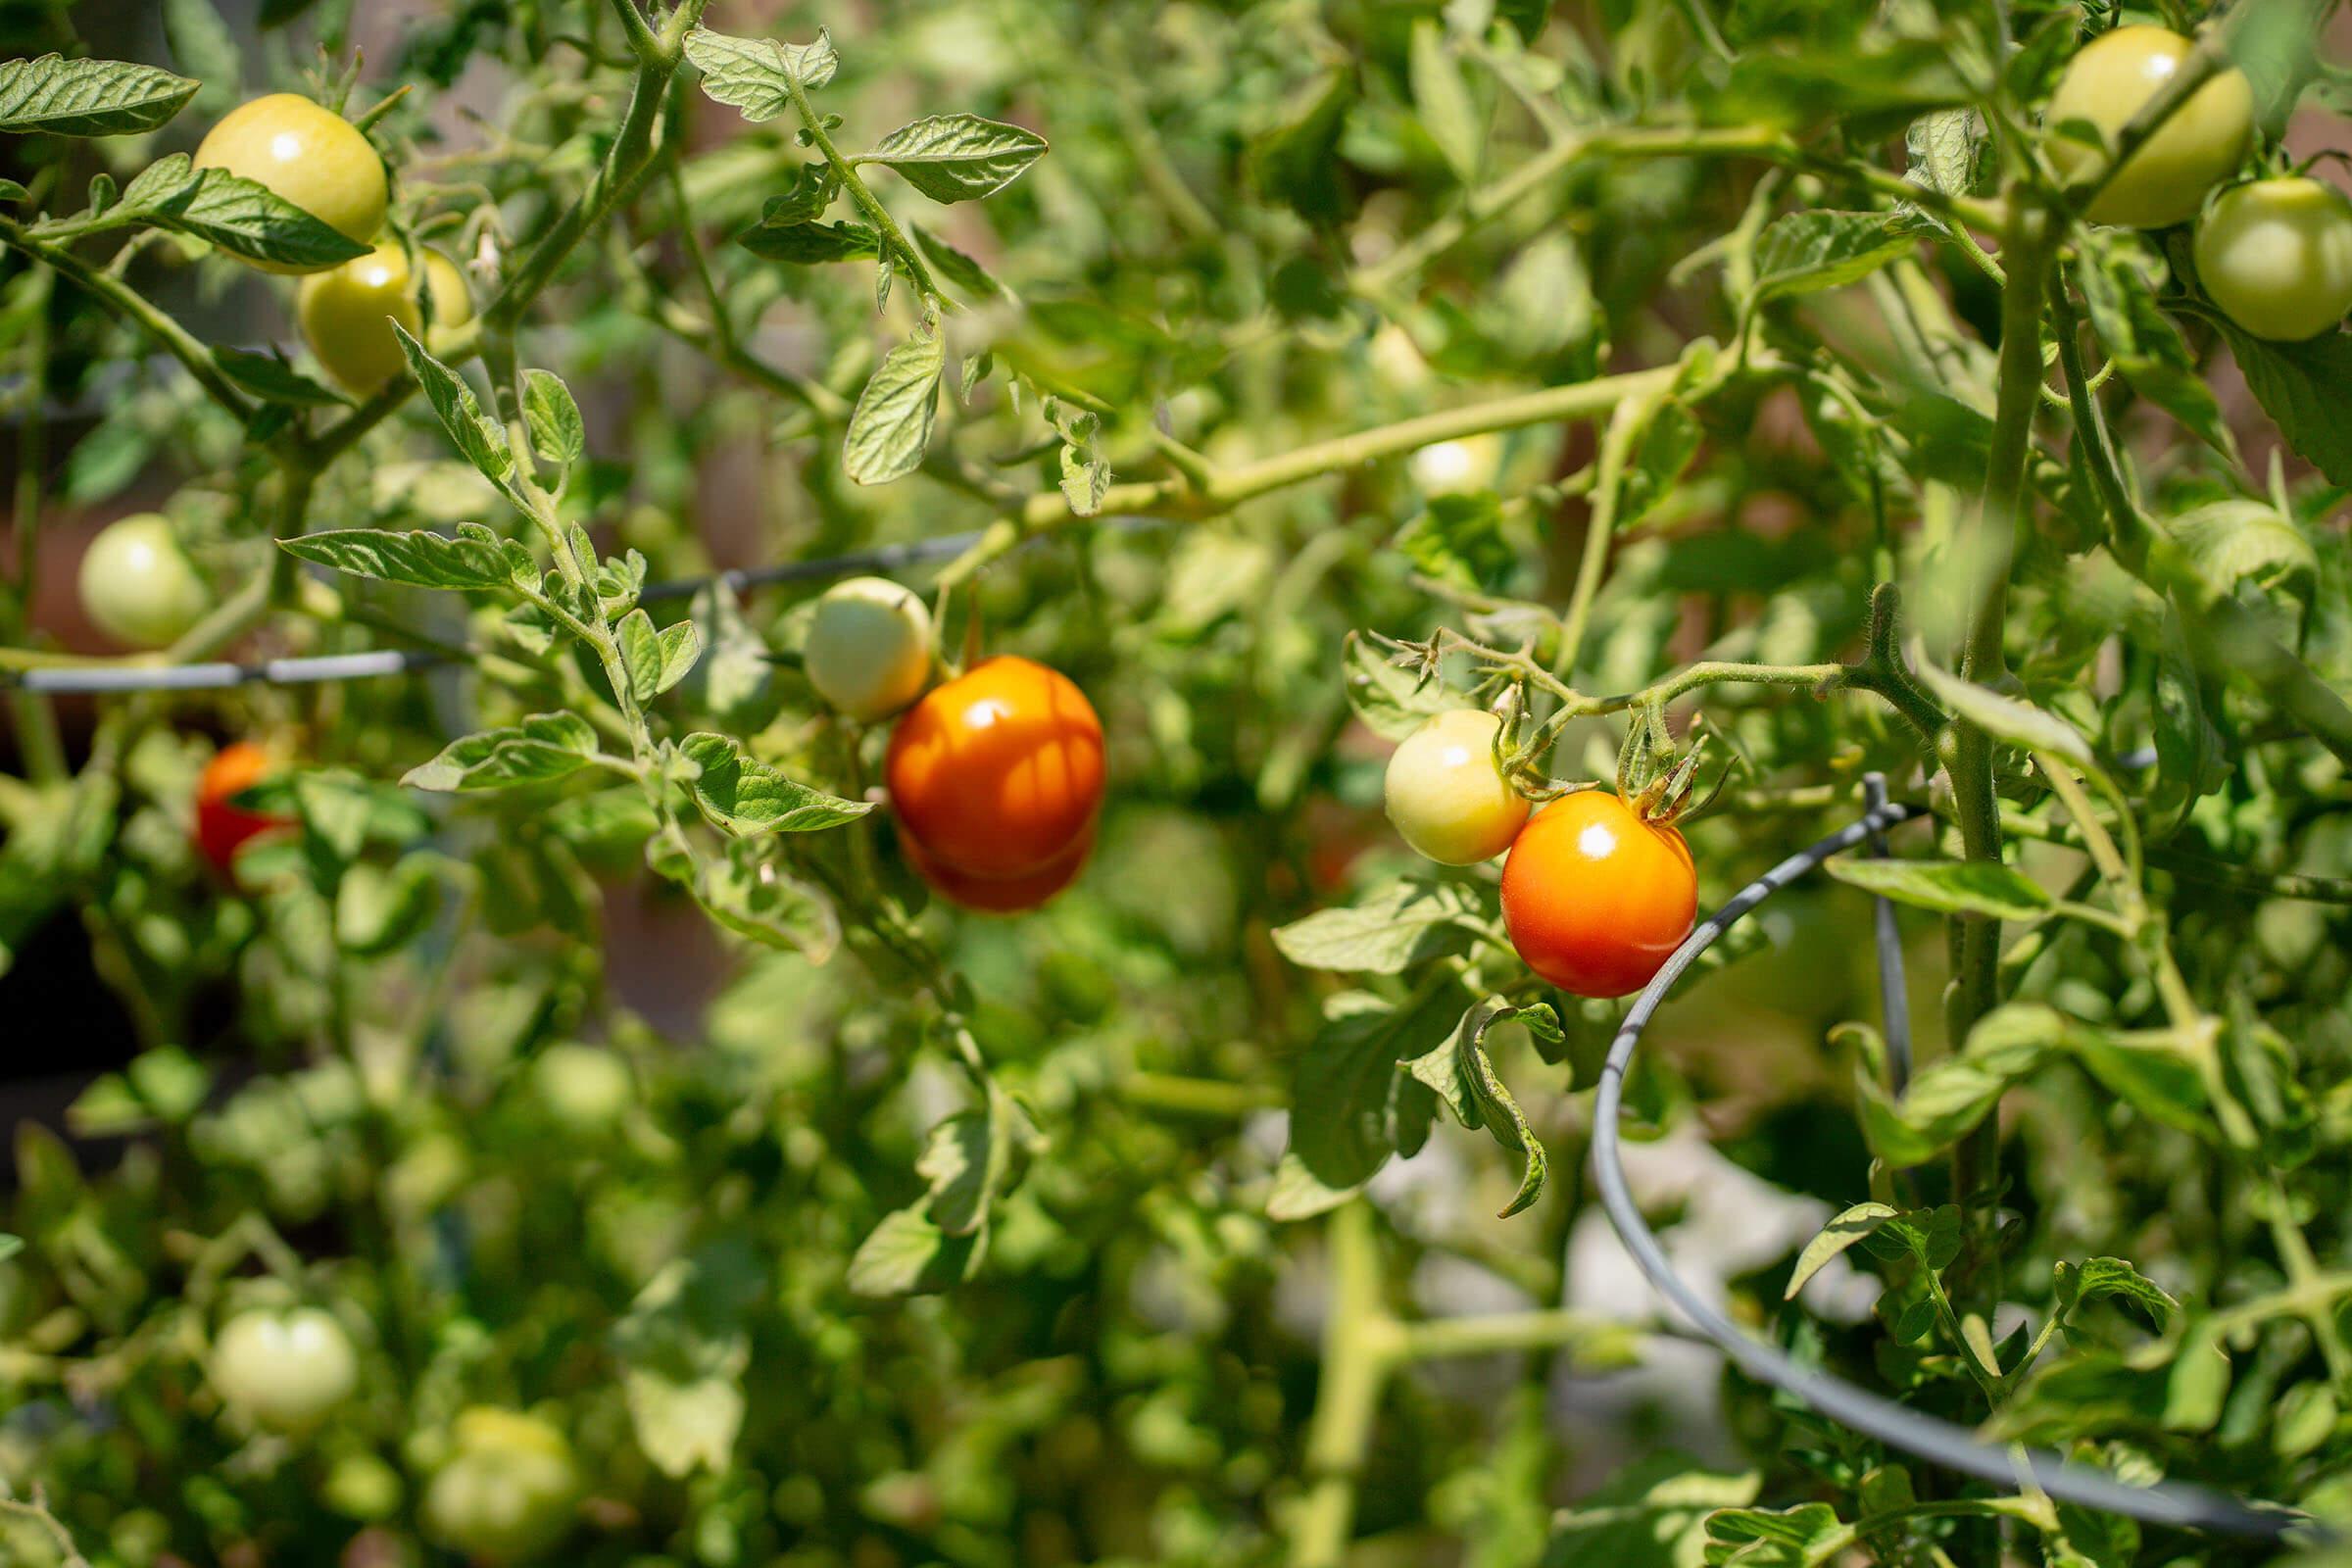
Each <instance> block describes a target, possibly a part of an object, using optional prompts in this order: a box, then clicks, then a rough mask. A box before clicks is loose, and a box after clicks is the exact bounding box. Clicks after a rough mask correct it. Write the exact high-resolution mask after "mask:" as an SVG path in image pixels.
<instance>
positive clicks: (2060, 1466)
mask: <svg viewBox="0 0 2352 1568" xmlns="http://www.w3.org/2000/svg"><path fill="white" fill-rule="evenodd" d="M1865 791H1866V809H1865V811H1864V813H1863V815H1862V816H1861V817H1860V818H1859V819H1858V820H1856V821H1855V822H1853V823H1852V824H1850V825H1849V826H1846V827H1843V828H1840V829H1839V830H1838V831H1837V832H1835V833H1833V834H1831V835H1830V836H1829V837H1827V838H1825V839H1823V840H1822V841H1821V842H1820V843H1818V844H1815V845H1813V846H1812V847H1811V848H1809V849H1806V850H1803V851H1800V852H1799V853H1797V854H1795V855H1792V856H1790V857H1789V858H1788V859H1786V860H1783V861H1782V862H1781V863H1780V864H1778V865H1776V866H1774V867H1773V868H1772V869H1771V870H1769V871H1767V872H1765V873H1764V874H1763V875H1762V876H1760V877H1758V878H1756V880H1755V881H1753V882H1751V883H1749V884H1748V885H1747V886H1746V887H1744V888H1741V889H1740V891H1739V892H1738V893H1737V894H1734V895H1733V896H1732V897H1731V898H1730V899H1728V900H1726V901H1725V902H1724V905H1723V907H1721V908H1719V909H1717V910H1716V911H1715V912H1714V913H1713V914H1711V915H1709V916H1708V917H1707V918H1706V919H1704V920H1702V921H1700V922H1699V924H1698V925H1697V926H1696V927H1695V928H1693V929H1692V931H1691V935H1690V936H1689V937H1688V938H1687V939H1685V941H1684V943H1683V945H1682V946H1681V947H1680V948H1678V949H1676V950H1675V952H1674V955H1673V956H1671V957H1669V958H1668V959H1667V960H1666V963H1665V966H1664V967H1663V968H1661V969H1660V970H1659V971H1658V973H1657V976H1656V978H1654V979H1652V980H1651V981H1650V983H1649V984H1648V985H1647V986H1646V987H1644V988H1643V989H1642V993H1641V995H1640V996H1638V997H1636V998H1635V999H1634V1003H1633V1005H1632V1006H1631V1007H1630V1008H1628V1009H1627V1011H1626V1015H1625V1021H1624V1023H1623V1024H1621V1025H1620V1026H1619V1028H1618V1031H1617V1036H1616V1038H1615V1039H1614V1040H1613V1041H1612V1042H1611V1043H1610V1046H1609V1054H1608V1057H1607V1060H1606V1061H1605V1062H1604V1063H1603V1065H1602V1067H1601V1071H1600V1093H1599V1098H1598V1101H1597V1103H1596V1105H1595V1108H1594V1112H1593V1176H1594V1178H1595V1180H1596V1181H1597V1183H1598V1186H1599V1190H1600V1203H1601V1208H1602V1210H1603V1211H1604V1212H1605V1213H1606V1214H1607V1215H1608V1218H1609V1223H1610V1224H1611V1225H1612V1226H1614V1227H1615V1228H1616V1231H1617V1235H1618V1237H1619V1238H1620V1239H1621V1240H1622V1241H1623V1242H1624V1243H1625V1247H1626V1250H1628V1251H1629V1252H1631V1253H1632V1254H1633V1257H1634V1261H1635V1263H1636V1264H1638V1265H1639V1266H1640V1268H1641V1270H1642V1274H1643V1275H1644V1276H1645V1277H1646V1278H1647V1279H1648V1281H1649V1283H1650V1284H1651V1285H1652V1286H1653V1287H1654V1288H1655V1289H1656V1290H1657V1292H1658V1294H1659V1295H1661V1296H1663V1297H1664V1298H1665V1299H1667V1300H1668V1301H1670V1302H1671V1303H1673V1305H1674V1306H1675V1308H1676V1309H1677V1310H1678V1311H1680V1312H1681V1313H1682V1315H1683V1316H1684V1317H1685V1318H1686V1319H1688V1320H1689V1321H1690V1322H1691V1324H1692V1325H1694V1326H1695V1327H1696V1328H1697V1329H1698V1330H1699V1332H1700V1333H1702V1334H1704V1335H1705V1336H1706V1337H1707V1338H1708V1339H1709V1340H1711V1341H1713V1342H1714V1343H1715V1344H1716V1345H1717V1346H1718V1347H1719V1348H1721V1349H1722V1350H1723V1352H1724V1353H1725V1354H1726V1355H1728V1356H1729V1357H1730V1358H1731V1359H1732V1361H1733V1362H1734V1363H1735V1364H1736V1365H1737V1366H1739V1368H1740V1370H1741V1371H1742V1372H1745V1373H1746V1374H1747V1375H1748V1376H1749V1377H1751V1378H1754V1379H1755V1380H1757V1381H1758V1382H1760V1383H1764V1384H1768V1385H1770V1386H1771V1387H1773V1388H1776V1389H1780V1390H1782V1391H1784V1392H1786V1393H1788V1394H1789V1395H1792V1396H1793V1397H1796V1398H1798V1399H1801V1400H1803V1401H1804V1402H1805V1403H1806V1404H1807V1405H1809V1406H1811V1407H1812V1408H1813V1409H1814V1410H1816V1411H1818V1412H1820V1413H1821V1414H1823V1415H1825V1416H1828V1417H1830V1418H1831V1419H1833V1420H1835V1421H1838V1422H1840V1423H1842V1424H1843V1425H1845V1426H1848V1427H1851V1428H1852V1429H1854V1430H1855V1431H1857V1432H1861V1433H1864V1434H1867V1435H1868V1436H1870V1437H1874V1438H1877V1439H1878V1440H1879V1441H1880V1442H1882V1443H1885V1444H1887V1445H1888V1446H1891V1447H1895V1448H1899V1449H1901V1450H1903V1451H1904V1452H1907V1453H1910V1454H1913V1455H1915V1456H1917V1457H1918V1458H1921V1459H1925V1460H1928V1461H1930V1462H1931V1463H1934V1464H1936V1465H1940V1466H1942V1467H1944V1468H1945V1469H1949V1470H1956V1471H1959V1472H1961V1473H1963V1474H1966V1475H1972V1476H1977V1477H1979V1478H1981V1479H1983V1480H1985V1481H1990V1482H1994V1483H1997V1484H2000V1485H2005V1486H2012V1487H2016V1488H2019V1489H2020V1490H2039V1491H2040V1492H2042V1493H2043V1494H2045V1495H2048V1496H2050V1497H2052V1498H2055V1499H2057V1500H2059V1501H2062V1502H2071V1503H2077V1504H2080V1505H2082V1506H2083V1507H2086V1508H2095V1509H2099V1510H2102V1511H2104V1512H2108V1513H2118V1514H2125V1515H2128V1516H2130V1517H2131V1518H2133V1519H2138V1520H2141V1521H2144V1522H2146V1523H2149V1524H2156V1525H2166V1526H2172V1527H2175V1528H2179V1529H2186V1530H2199V1531H2205V1532H2209V1533H2213V1534H2222V1535H2231V1536H2246V1537H2254V1538H2259V1539H2265V1540H2273V1541H2279V1540H2284V1539H2286V1538H2288V1537H2290V1536H2292V1537H2294V1538H2297V1539H2302V1538H2305V1537H2308V1538H2311V1539H2314V1540H2317V1539H2323V1538H2324V1536H2325V1532H2324V1531H2323V1530H2322V1529H2321V1528H2320V1527H2319V1526H2318V1525H2317V1523H2316V1522H2315V1521H2313V1520H2312V1519H2311V1518H2310V1516H2308V1515H2306V1514H2302V1513H2298V1512H2295V1511H2294V1510H2292V1509H2288V1508H2284V1507H2281V1506H2279V1505H2278V1504H2275V1503H2263V1502H2249V1501H2245V1500H2242V1499H2239V1498H2236V1497H2231V1496H2228V1495H2223V1494H2221V1493H2218V1492H2214V1491H2212V1490H2210V1489H2208V1488H2205V1487H2200V1486H2196V1485H2193V1484H2190V1483H2186V1482H2179V1481H2159V1482H2156V1483H2154V1484H2152V1485H2149V1486H2132V1485H2130V1484H2128V1483H2125V1482H2122V1481H2119V1480H2117V1479H2116V1478H2115V1477H2113V1476H2111V1475H2108V1474H2106V1473H2105V1472H2104V1471H2101V1470H2097V1469H2094V1468H2092V1467H2090V1466H2088V1465H2085V1464H2081V1463H2078V1462H2076V1461H2073V1460H2070V1459H2067V1458H2065V1457H2063V1456H2062V1455H2060V1454H2058V1453H2055V1452H2052V1451H2050V1450H2047V1449H2031V1448H2027V1447H2024V1446H2014V1445H2013V1446H1997V1445H1994V1444H1990V1443H1986V1442H1984V1441H1983V1440H1982V1439H1980V1438H1978V1437H1977V1435H1976V1434H1975V1433H1973V1432H1971V1431H1970V1430H1969V1429H1968V1428H1966V1427H1963V1426H1960V1425H1958V1424H1956V1423H1954V1422H1950V1421H1944V1420H1940V1419H1937V1418H1936V1417H1934V1416H1930V1415H1925V1414H1922V1413H1921V1412H1919V1411H1917V1410H1913V1409H1909V1408H1907V1407H1905V1406H1903V1405H1900V1404H1897V1403H1896V1402H1894V1401H1893V1400H1892V1399H1888V1398H1886V1397H1882V1396H1879V1395H1875V1394H1871V1393H1869V1392H1868V1391H1866V1390H1863V1389H1859V1388H1856V1387H1855V1386H1854V1385H1852V1384H1850V1383H1847V1382H1845V1381H1843V1380H1842V1379H1839V1378H1836V1377H1833V1376H1831V1375H1830V1374H1829V1373H1827V1372H1824V1371H1822V1370H1821V1369H1820V1368H1818V1367H1811V1366H1806V1365H1804V1364H1802V1363H1801V1362H1799V1361H1797V1360H1795V1359H1794V1358H1793V1357H1791V1356H1789V1355H1788V1354H1787V1353H1785V1352H1784V1351H1782V1350H1780V1349H1779V1348H1775V1347H1773V1346H1770V1345H1767V1344H1765V1343H1764V1342H1762V1341H1761V1340H1758V1339H1755V1338H1753V1337H1752V1336H1750V1335H1748V1334H1746V1333H1745V1332H1743V1331H1742V1330H1740V1328H1739V1327H1738V1326H1737V1325H1735V1324H1734V1323H1733V1322H1732V1320H1731V1319H1730V1318H1729V1317H1726V1316H1725V1315H1724V1314H1723V1312H1722V1311H1720V1310H1719V1309H1717V1308H1716V1307H1715V1306H1713V1305H1712V1304H1710V1303H1709V1302H1708V1301H1707V1299H1705V1298H1704V1297H1702V1296H1700V1295H1699V1294H1698V1293H1697V1292H1696V1291H1693V1290H1692V1289H1691V1287H1690V1286H1689V1285H1687V1284H1685V1283H1684V1282H1683V1280H1682V1279H1681V1278H1680V1277H1679V1276H1678V1275H1676V1273H1675V1272H1674V1267H1673V1265H1672V1264H1671V1263H1669V1262H1668V1261H1667V1258H1666V1253H1665V1251H1664V1250H1663V1249H1662V1248H1660V1246H1659V1245H1658V1239H1657V1236H1656V1234H1655V1233H1654V1232H1652V1231H1651V1230H1650V1228H1649V1225H1648V1222H1647V1221H1645V1220H1644V1219H1643V1218H1642V1210H1641V1207H1640V1205H1638V1204H1637V1203H1636V1202H1635V1201H1634V1196H1633V1193H1632V1190H1631V1189H1630V1188H1629V1187H1628V1185H1627V1182H1626V1176H1625V1167H1624V1164H1623V1143H1622V1140H1621V1139H1620V1137H1619V1135H1618V1116H1619V1112H1620V1109H1621V1108H1622V1105H1623V1102H1624V1095H1625V1074H1626V1069H1627V1068H1628V1067H1629V1066H1630V1065H1631V1064H1632V1062H1633V1059H1634V1053H1635V1052H1636V1051H1637V1050H1639V1049H1640V1047H1641V1044H1642V1031H1643V1030H1644V1029H1646V1028H1647V1027H1648V1026H1649V1021H1650V1019H1651V1017H1652V1016H1653V1015H1655V1013H1656V1012H1657V1010H1658V1005H1659V1004H1660V1003H1662V1002H1664V1001H1665V999H1666V994H1667V993H1668V992H1669V991H1671V990H1673V989H1674V985H1675V982H1676V981H1677V980H1679V979H1681V978H1682V975H1683V973H1684V971H1685V970H1687V969H1689V968H1690V967H1691V963H1692V962H1693V961H1694V960H1695V959H1696V958H1697V957H1698V956H1699V955H1700V954H1701V953H1704V952H1705V951H1706V950H1707V948H1708V947H1709V946H1710V945H1712V944H1713V943H1714V942H1715V940H1716V939H1717V938H1719V937H1721V936H1722V935H1723V934H1724V932H1726V931H1728V930H1729V929H1731V927H1732V926H1733V925H1734V924H1736V923H1737V922H1738V921H1739V920H1740V919H1741V918H1742V917H1743V916H1745V915H1746V914H1748V913H1749V912H1750V911H1752V910H1753V909H1754V908H1755V907H1756V906H1758V905H1760V904H1762V903H1763V902H1764V901H1765V900H1766V899H1768V898H1770V897H1771V896H1772V895H1773V894H1775V893H1777V892H1779V891H1780V890H1781V889H1783V888H1785V887H1787V886H1789V884H1790V883H1791V882H1794V881H1796V880H1797V879H1798V878H1800V877H1802V876H1804V875H1805V874H1807V873H1808V872H1811V871H1813V870H1815V869H1817V868H1818V867H1819V866H1820V865H1821V863H1822V862H1823V861H1824V860H1827V859H1828V858H1830V857H1831V856H1833V855H1838V854H1840V853H1842V852H1844V851H1847V850H1850V849H1853V848H1854V847H1856V846H1857V845H1861V844H1864V843H1866V842H1867V843H1869V844H1870V845H1871V847H1872V849H1873V851H1874V853H1880V854H1883V853H1885V848H1884V846H1885V838H1884V835H1885V833H1886V831H1887V829H1888V828H1890V827H1893V826H1895V825H1896V824H1897V823H1900V822H1904V821H1907V820H1910V819H1911V818H1913V817H1917V816H1920V815H1922V814H1924V813H1923V812H1922V811H1921V810H1920V809H1918V808H1916V807H1911V806H1905V805H1902V804H1900V803H1893V802H1889V801H1887V796H1886V782H1885V780H1884V779H1883V778H1881V777H1880V776H1878V775H1876V774H1873V775H1871V777H1870V778H1869V779H1867V780H1866V781H1865ZM1877 905H1878V907H1877V909H1876V911H1875V919H1874V923H1873V928H1874V936H1875V940H1876V944H1877V949H1878V959H1879V975H1880V983H1881V989H1880V1001H1881V1005H1882V1006H1883V1008H1884V1009H1885V1020H1884V1021H1885V1033H1886V1038H1887V1060H1888V1066H1889V1071H1890V1073H1891V1075H1892V1076H1893V1077H1894V1079H1895V1080H1896V1087H1897V1088H1898V1089H1899V1088H1901V1086H1902V1084H1903V1082H1904V1081H1905V1080H1906V1079H1907V1078H1908V1077H1909V1074H1910V1062H1911V1032H1910V1023H1909V1018H1908V1011H1909V999H1908V994H1907V989H1906V987H1905V984H1904V979H1903V967H1902V955H1901V951H1900V949H1899V947H1898V946H1897V941H1896V934H1895V928H1894V909H1893V906H1892V905H1891V904H1889V903H1888V902H1887V900H1885V899H1880V900H1878V901H1877Z"/></svg>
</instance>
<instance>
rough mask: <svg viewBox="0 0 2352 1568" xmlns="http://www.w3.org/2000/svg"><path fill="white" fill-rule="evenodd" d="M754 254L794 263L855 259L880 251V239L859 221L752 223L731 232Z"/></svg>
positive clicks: (802, 264) (801, 265) (797, 265)
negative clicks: (737, 232) (740, 229)
mask: <svg viewBox="0 0 2352 1568" xmlns="http://www.w3.org/2000/svg"><path fill="white" fill-rule="evenodd" d="M735 243H736V244H738V245H740V246H742V247H743V248H744V249H745V250H747V251H750V252H751V253H752V254H753V255H754V256H758V257H762V258H764V259H765V260H767V261H771V262H789V263H791V264H792V265H793V266H795V267H819V266H822V265H824V264H825V263H827V262H856V261H862V260H864V259H866V258H868V257H872V256H879V255H880V254H882V239H881V236H880V235H878V234H876V233H875V232H874V231H873V230H872V229H870V228H868V227H866V226H865V225H864V224H863V223H783V224H768V223H754V224H753V225H752V226H751V227H749V228H747V229H745V230H744V231H743V232H742V233H740V234H737V235H736V236H735Z"/></svg>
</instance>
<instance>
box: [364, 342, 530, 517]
mask: <svg viewBox="0 0 2352 1568" xmlns="http://www.w3.org/2000/svg"><path fill="white" fill-rule="evenodd" d="M392 330H393V332H394V333H395V334H396V335H397V336H398V337H399V339H400V349H401V352H402V353H403V354H406V355H407V356H408V358H409V368H410V369H411V370H413V371H415V372H416V375H417V382H418V384H419V385H421V386H422V387H423V388H424V396H425V401H427V402H429V403H430V404H432V406H433V412H434V413H435V414H437V415H439V416H440V417H441V424H442V427H443V428H444V429H446V430H448V431H449V436H450V439H451V440H453V441H455V442H456V443H457V444H458V451H459V452H461V453H462V454H464V455H465V458H466V462H468V463H470V464H472V465H473V466H475V467H476V468H478V469H480V470H481V473H482V476H483V477H484V478H486V479H488V480H490V482H491V483H493V484H498V485H502V486H503V485H504V484H505V482H506V478H507V475H508V474H509V473H511V472H513V471H514V468H515V454H514V452H513V451H511V450H510V449H509V448H508V446H507V443H506V438H505V435H504V433H503V432H502V431H500V429H499V427H498V426H497V425H496V424H493V423H492V422H491V421H490V419H489V417H487V416H485V415H484V414H483V413H482V405H481V404H480V402H479V401H478V400H476V399H475V397H474V395H473V388H472V387H469V386H467V385H466V382H465V379H464V378H463V377H462V376H460V375H459V374H458V372H457V371H455V370H453V369H451V368H449V367H448V366H446V365H443V364H442V363H441V362H440V361H439V360H436V359H434V358H433V357H432V355H431V354H430V353H429V352H428V351H427V350H426V349H425V346H424V345H423V344H421V343H419V342H417V340H416V339H415V338H414V337H412V336H410V335H409V330H408V328H406V327H404V326H402V325H401V324H400V323H399V322H398V321H394V322H393V323H392Z"/></svg>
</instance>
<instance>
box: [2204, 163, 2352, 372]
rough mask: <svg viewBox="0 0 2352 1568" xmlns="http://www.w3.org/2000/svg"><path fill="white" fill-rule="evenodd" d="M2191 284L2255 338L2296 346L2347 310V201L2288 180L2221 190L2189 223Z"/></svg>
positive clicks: (2351, 251) (2350, 298)
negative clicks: (2193, 234)
mask: <svg viewBox="0 0 2352 1568" xmlns="http://www.w3.org/2000/svg"><path fill="white" fill-rule="evenodd" d="M2196 257H2197V281H2198V282H2200V283H2202V284H2203V285H2204V286H2205V293H2206V295H2207V296H2208V297H2209V298H2210V299H2211V300H2212V301H2213V303H2214V304H2216V305H2218V306H2220V307H2221V308H2222V314H2223V315H2225V316H2227V317H2229V319H2231V320H2232V321H2235V322H2236V323H2237V324H2238V325H2240V326H2242V327H2244V328H2245V329H2246V330H2247V331H2249V332H2251V333H2253V334H2254V335H2255V336H2256V337H2267V338H2270V339H2271V340H2272V341H2274V342H2278V343H2299V342H2301V341H2302V340H2303V339H2305V338H2307V337H2317V336H2319V335H2320V334H2321V333H2322V332H2327V331H2332V330H2333V329H2334V327H2335V325H2336V323H2337V322H2339V321H2341V320H2342V319H2344V313H2345V312H2346V311H2347V310H2352V202H2348V201H2346V200H2345V199H2344V196H2343V193H2342V192H2341V191H2339V190H2337V189H2336V188H2335V187H2334V186H2333V185H2326V184H2322V183H2321V182H2320V181H2318V180H2316V179H2307V178H2303V177H2301V176H2296V177H2294V178H2291V179H2257V180H2254V181H2252V182H2251V183H2249V184H2244V185H2238V186H2235V187H2233V188H2231V189H2229V190H2226V191H2224V192H2222V194H2221V196H2220V197H2219V198H2218V199H2217V200H2216V201H2215V202H2214V204H2213V207H2212V209H2211V210H2210V211H2209V212H2207V213H2206V215H2205V217H2204V219H2203V220H2202V221H2199V222H2198V224H2197V244H2196Z"/></svg>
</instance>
